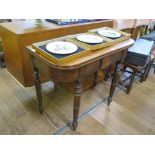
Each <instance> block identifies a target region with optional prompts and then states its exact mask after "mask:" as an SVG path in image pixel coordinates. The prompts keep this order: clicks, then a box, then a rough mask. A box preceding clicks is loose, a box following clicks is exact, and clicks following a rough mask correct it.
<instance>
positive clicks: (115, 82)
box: [108, 64, 119, 105]
mask: <svg viewBox="0 0 155 155" xmlns="http://www.w3.org/2000/svg"><path fill="white" fill-rule="evenodd" d="M118 69H119V65H118V64H116V67H115V72H114V75H113V79H112V83H111V86H110V93H109V97H108V105H110V103H111V101H112V97H113V94H114V91H115V88H116V85H117V81H118V77H119V74H118V72H119V71H118Z"/></svg>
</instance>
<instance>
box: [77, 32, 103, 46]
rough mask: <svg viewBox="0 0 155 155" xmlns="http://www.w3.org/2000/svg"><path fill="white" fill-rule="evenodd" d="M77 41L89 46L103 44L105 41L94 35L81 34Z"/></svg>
mask: <svg viewBox="0 0 155 155" xmlns="http://www.w3.org/2000/svg"><path fill="white" fill-rule="evenodd" d="M76 38H77V40H79V41H82V42H84V43H89V44H99V43H102V42H103V39H102V38H101V37H98V36H95V35H92V34H81V35H78V36H77V37H76Z"/></svg>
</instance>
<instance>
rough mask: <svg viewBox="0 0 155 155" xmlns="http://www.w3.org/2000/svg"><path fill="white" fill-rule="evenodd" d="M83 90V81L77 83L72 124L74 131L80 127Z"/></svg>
mask: <svg viewBox="0 0 155 155" xmlns="http://www.w3.org/2000/svg"><path fill="white" fill-rule="evenodd" d="M81 88H82V83H81V81H80V80H79V81H76V82H75V92H74V106H73V122H72V127H71V128H72V129H73V130H76V128H77V126H78V115H79V110H80V99H81V94H82V92H81Z"/></svg>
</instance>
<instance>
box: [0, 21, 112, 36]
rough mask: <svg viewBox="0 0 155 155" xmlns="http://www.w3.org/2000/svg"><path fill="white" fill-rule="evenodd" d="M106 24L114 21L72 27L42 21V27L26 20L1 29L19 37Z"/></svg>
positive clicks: (3, 25)
mask: <svg viewBox="0 0 155 155" xmlns="http://www.w3.org/2000/svg"><path fill="white" fill-rule="evenodd" d="M105 22H109V23H111V22H112V20H100V21H92V22H87V23H79V24H71V25H62V26H61V25H57V24H54V23H51V22H48V21H45V20H42V26H37V25H36V20H26V21H18V22H7V23H1V24H0V27H1V28H5V29H7V30H9V31H11V32H13V33H15V34H18V35H26V34H31V33H32V34H33V33H38V32H44V31H47V30H51V29H57V30H58V29H64V28H71V27H78V26H79V25H85V26H86V25H93V24H102V23H105Z"/></svg>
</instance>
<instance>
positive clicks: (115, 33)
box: [98, 29, 121, 38]
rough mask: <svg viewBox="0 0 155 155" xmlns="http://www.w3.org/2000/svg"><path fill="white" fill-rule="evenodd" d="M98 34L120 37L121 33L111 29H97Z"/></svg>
mask: <svg viewBox="0 0 155 155" xmlns="http://www.w3.org/2000/svg"><path fill="white" fill-rule="evenodd" d="M98 34H100V35H102V36H104V37H109V38H119V37H121V34H120V33H119V32H116V31H113V30H105V29H102V30H98Z"/></svg>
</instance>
